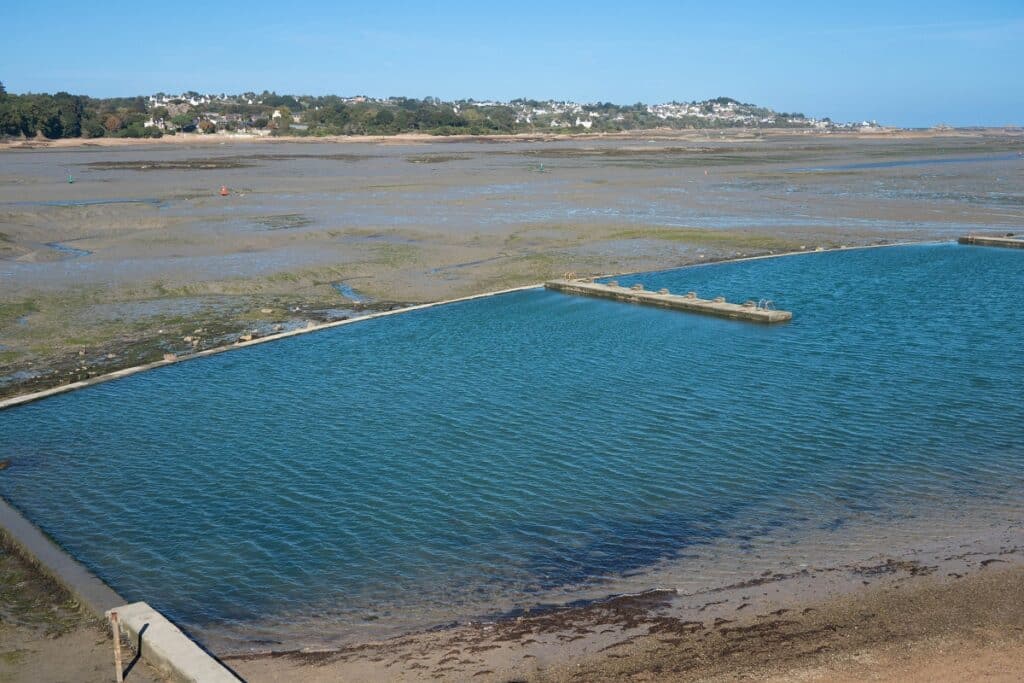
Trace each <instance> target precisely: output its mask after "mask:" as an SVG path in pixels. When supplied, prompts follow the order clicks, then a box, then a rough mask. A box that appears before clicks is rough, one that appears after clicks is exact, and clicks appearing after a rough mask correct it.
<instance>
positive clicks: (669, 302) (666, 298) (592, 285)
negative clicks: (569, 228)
mask: <svg viewBox="0 0 1024 683" xmlns="http://www.w3.org/2000/svg"><path fill="white" fill-rule="evenodd" d="M544 286H545V287H546V288H548V289H552V290H555V291H557V292H562V293H563V294H576V295H579V296H592V297H598V298H602V299H613V300H615V301H622V302H624V303H630V304H641V305H644V306H659V307H661V308H669V309H672V310H674V311H686V312H688V313H701V314H703V315H714V316H718V317H720V318H730V319H733V320H746V321H749V322H758V323H781V322H786V321H788V320H792V319H793V314H792V313H790V312H789V311H778V310H775V309H774V308H770V307H767V306H765V305H762V304H756V303H754V302H753V301H749V302H747V303H745V304H732V303H729V302H728V301H726V300H725V299H724V298H722V297H718V298H716V299H714V300H711V299H698V298H697V295H696V293H694V292H690V293H689V294H686V295H683V296H680V295H679V294H670V293H669V291H668V290H667V289H662V290H661V291H659V292H648V291H645V290H644V288H643V285H641V284H635V285H633V286H632V287H620V286H619V283H618V282H615V281H614V280H613V281H612V282H610V283H608V284H606V285H605V284H601V283H599V282H592V281H590V280H576V279H561V280H551V281H550V282H545V283H544Z"/></svg>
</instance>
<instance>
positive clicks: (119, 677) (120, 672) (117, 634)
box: [110, 612, 124, 683]
mask: <svg viewBox="0 0 1024 683" xmlns="http://www.w3.org/2000/svg"><path fill="white" fill-rule="evenodd" d="M110 626H111V627H112V628H113V629H114V667H115V668H116V678H115V680H116V681H117V683H124V667H123V666H122V665H121V627H120V626H119V625H118V623H117V612H111V613H110Z"/></svg>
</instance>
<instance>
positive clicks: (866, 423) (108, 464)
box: [0, 245, 1024, 645]
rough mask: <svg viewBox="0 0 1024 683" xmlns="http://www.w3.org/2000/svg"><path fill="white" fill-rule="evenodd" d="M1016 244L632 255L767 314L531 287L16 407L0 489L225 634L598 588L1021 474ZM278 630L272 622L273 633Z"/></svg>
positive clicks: (318, 626) (1023, 328) (426, 616)
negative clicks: (729, 257) (695, 309)
mask: <svg viewBox="0 0 1024 683" xmlns="http://www.w3.org/2000/svg"><path fill="white" fill-rule="evenodd" d="M1022 276H1024V254H1022V253H1021V252H1019V251H1015V250H999V249H986V248H976V247H973V248H972V247H959V246H956V245H932V246H914V247H898V248H889V249H874V250H858V251H844V252H834V253H821V254H808V255H802V256H797V257H789V258H779V259H770V260H762V261H752V262H744V263H733V264H720V265H711V266H704V267H696V268H689V269H682V270H676V271H668V272H660V273H654V274H647V275H643V276H639V277H624V278H619V280H620V282H621V283H623V284H630V283H632V282H634V281H640V282H643V283H644V284H645V285H646V286H647V288H648V289H657V288H660V287H668V288H670V289H671V290H673V291H680V292H685V291H688V290H696V291H697V292H698V293H699V294H700V295H701V296H706V297H711V296H716V295H723V296H726V297H727V298H728V299H730V300H739V301H742V300H745V299H755V300H756V299H759V298H762V297H768V298H771V299H774V301H775V303H776V305H777V307H779V308H784V309H787V310H791V311H793V312H794V315H795V318H794V320H793V322H792V323H790V324H786V325H781V326H763V325H756V324H746V323H738V322H733V321H726V320H719V319H716V318H708V317H701V316H695V315H688V314H681V313H676V312H672V311H665V310H660V309H655V308H645V307H639V306H630V305H624V304H620V303H616V302H611V301H602V300H597V299H587V298H579V297H570V296H565V295H561V294H557V293H551V292H546V291H543V290H533V291H527V292H520V293H515V294H510V295H504V296H500V297H496V298H490V299H482V300H475V301H471V302H465V303H460V304H454V305H449V306H444V307H440V308H435V309H429V310H423V311H417V312H412V313H408V314H403V315H399V316H392V317H387V318H381V319H376V320H371V321H366V322H361V323H358V324H355V325H348V326H344V327H340V328H335V329H333V330H329V331H324V332H320V333H316V334H312V335H306V336H301V337H297V338H292V339H287V340H283V341H278V342H274V343H271V344H266V345H261V346H257V347H252V348H247V349H244V350H238V351H233V352H231V353H227V354H222V355H218V356H213V357H209V358H204V359H199V360H195V361H191V362H188V363H183V364H179V365H174V366H170V367H166V368H161V369H158V370H154V371H152V372H147V373H143V374H140V375H136V376H132V377H129V378H126V379H122V380H118V381H116V382H110V383H107V384H102V385H98V386H95V387H92V388H90V389H87V390H84V391H79V392H73V393H70V394H65V395H61V396H57V397H54V398H51V399H47V400H45V401H41V402H38V403H34V404H29V405H26V406H23V407H20V408H16V409H13V410H9V411H5V412H3V413H0V429H2V434H3V439H2V443H0V457H2V458H10V459H11V460H12V462H13V464H12V466H11V467H10V468H9V469H7V470H5V471H3V472H0V493H2V494H3V495H4V496H5V497H6V498H7V499H8V500H10V501H11V502H12V503H13V504H15V505H16V506H17V507H19V508H20V509H21V510H23V511H24V512H25V513H26V514H27V515H28V516H29V517H30V518H31V519H32V520H33V521H35V522H36V523H37V524H38V525H39V526H41V527H42V528H43V529H44V530H46V531H47V532H48V533H50V534H51V535H52V536H53V537H54V538H55V539H56V540H57V541H58V542H59V543H61V544H62V545H63V546H64V547H65V548H67V549H68V550H69V551H70V552H71V553H72V554H73V555H74V556H75V557H77V558H79V559H80V560H81V561H83V562H84V563H85V564H86V565H88V566H89V567H90V568H92V569H93V570H94V571H95V572H97V573H98V574H99V575H100V576H101V577H102V578H103V579H105V580H106V581H107V582H109V583H110V584H111V585H112V586H113V587H114V588H115V589H117V590H118V591H119V592H121V593H122V594H123V595H124V596H125V597H126V598H128V599H130V600H135V599H145V600H147V601H148V602H150V603H151V604H153V605H154V606H155V607H157V608H158V609H161V610H164V611H165V612H166V613H168V614H169V615H170V616H171V617H172V618H173V619H175V620H177V621H178V622H179V623H181V624H182V625H184V626H186V627H187V628H189V629H190V630H192V631H194V632H196V633H199V634H201V635H203V636H204V637H206V638H209V639H213V640H216V639H217V638H219V637H224V638H227V637H228V635H227V634H230V638H231V642H233V643H235V644H241V645H244V644H245V641H246V639H247V638H248V639H252V641H256V640H259V639H266V640H267V641H268V642H270V643H271V644H272V643H275V642H288V643H293V642H299V643H301V642H304V639H308V638H310V637H312V634H313V633H315V634H316V635H317V637H320V638H328V639H329V638H330V637H331V636H332V635H335V634H337V635H339V637H342V636H344V637H347V638H351V637H359V636H360V634H367V633H376V632H377V631H374V629H381V630H384V631H386V630H387V629H388V628H399V629H400V628H408V627H413V626H430V625H434V624H437V623H441V622H443V621H447V620H455V619H466V618H469V617H474V616H480V615H486V614H488V613H493V612H494V611H499V610H503V609H510V608H514V607H525V606H530V605H532V604H536V603H537V602H543V601H547V600H550V599H551V598H552V596H556V595H557V596H561V597H562V598H564V599H571V598H572V597H573V596H589V595H595V594H597V593H600V592H601V591H607V590H609V589H610V588H611V587H614V586H617V585H620V584H619V583H617V582H619V581H620V580H626V579H627V578H629V577H633V578H631V579H629V580H630V581H631V582H632V585H643V582H644V579H643V575H644V572H645V571H646V570H647V569H649V568H651V567H654V566H656V565H657V566H662V565H664V564H665V563H667V562H668V563H672V562H674V563H676V564H677V565H678V567H679V571H680V572H683V573H685V572H687V571H690V572H691V573H692V572H693V571H694V570H693V569H689V567H690V565H688V564H687V563H688V562H689V560H688V559H687V558H690V557H693V556H694V555H693V554H694V553H699V551H700V548H702V547H708V546H711V545H715V544H717V545H723V544H724V545H727V546H730V547H735V548H737V549H739V552H740V553H742V552H746V551H747V549H749V552H750V553H751V557H753V554H754V553H756V552H758V550H757V548H758V546H757V542H755V541H756V539H764V538H772V539H779V540H781V541H785V542H787V543H798V542H799V541H800V538H801V537H802V535H805V534H807V533H809V532H808V530H812V531H813V533H815V534H819V535H823V536H824V537H825V538H826V539H836V540H837V542H838V540H839V539H841V538H843V535H844V534H845V533H847V529H848V528H849V527H850V525H851V524H852V523H853V522H854V521H856V523H857V524H858V525H860V526H861V527H863V525H865V524H867V525H868V526H869V527H870V528H872V529H877V538H878V543H879V544H880V546H881V544H884V539H885V537H886V530H887V529H893V528H897V527H899V526H900V525H901V524H903V523H904V522H905V521H906V520H908V519H911V518H914V517H920V516H922V515H924V516H936V517H942V516H944V515H950V514H958V515H963V514H967V513H969V511H970V510H971V509H972V505H973V504H974V503H975V502H977V501H986V502H1000V501H1002V502H1005V503H1007V504H1014V503H1019V502H1020V495H1021V491H1024V404H1022V401H1021V397H1022V396H1024V354H1022V353H1021V352H1020V340H1021V339H1022V333H1024V308H1022V305H1021V302H1024V277H1022ZM268 634H269V635H268Z"/></svg>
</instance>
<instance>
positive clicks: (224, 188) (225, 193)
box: [220, 185, 231, 197]
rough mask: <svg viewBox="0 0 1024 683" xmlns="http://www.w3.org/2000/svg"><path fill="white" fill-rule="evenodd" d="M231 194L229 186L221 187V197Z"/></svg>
mask: <svg viewBox="0 0 1024 683" xmlns="http://www.w3.org/2000/svg"><path fill="white" fill-rule="evenodd" d="M229 194H231V193H230V192H228V186H227V185H221V186H220V196H221V197H227V196H228V195H229Z"/></svg>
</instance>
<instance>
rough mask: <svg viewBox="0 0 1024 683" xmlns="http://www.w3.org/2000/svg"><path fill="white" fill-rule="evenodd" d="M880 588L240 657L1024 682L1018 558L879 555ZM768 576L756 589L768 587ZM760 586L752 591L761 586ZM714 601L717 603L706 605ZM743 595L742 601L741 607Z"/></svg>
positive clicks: (565, 618) (265, 661) (410, 677)
mask: <svg viewBox="0 0 1024 683" xmlns="http://www.w3.org/2000/svg"><path fill="white" fill-rule="evenodd" d="M856 570H857V571H858V572H859V573H860V574H861V575H862V576H865V577H871V579H872V581H867V580H865V582H867V583H871V584H872V585H870V586H868V587H865V588H863V589H862V590H859V591H857V592H855V593H849V594H843V595H840V596H837V597H833V598H824V599H821V600H807V599H804V600H796V601H793V602H789V603H787V604H788V607H779V608H775V609H772V610H766V609H760V610H758V609H753V608H745V609H744V608H737V607H736V606H732V607H730V609H731V613H730V614H729V615H728V616H719V617H715V618H713V619H712V618H698V619H693V618H680V617H677V616H669V615H667V614H666V613H665V611H664V610H665V609H666V604H667V603H668V602H669V601H670V598H669V597H668V596H666V595H664V594H660V593H651V594H647V595H643V596H636V597H624V598H618V599H613V600H610V601H607V602H603V603H599V604H596V605H593V606H590V607H587V608H582V609H576V610H567V611H559V612H553V613H550V614H546V615H541V616H536V617H531V616H525V617H520V618H517V619H510V620H505V621H502V622H498V623H494V624H488V625H480V626H477V627H475V628H472V629H464V630H458V631H447V632H440V633H428V634H421V635H418V636H414V637H407V638H402V639H397V640H394V641H387V642H384V643H371V644H366V645H363V646H359V647H353V648H348V649H345V650H340V651H334V652H330V651H328V652H293V653H278V654H274V655H248V656H246V655H239V656H232V657H229V658H228V662H229V663H230V665H231V666H232V667H233V668H234V669H236V670H237V671H238V672H239V673H240V674H241V675H243V676H244V677H245V678H246V680H248V681H250V682H251V683H257V682H259V681H272V680H281V679H282V678H288V679H301V680H307V681H331V680H364V681H434V680H442V681H462V680H480V681H517V680H524V681H525V680H530V681H637V680H639V681H647V680H650V681H655V680H657V681H662V680H673V681H698V680H699V681H704V680H736V679H738V678H743V679H750V680H780V681H782V680H785V681H789V680H893V681H895V680H908V679H907V678H906V675H907V674H908V673H912V674H913V676H916V678H911V679H910V680H950V681H952V680H976V679H978V678H981V677H983V676H992V677H993V680H1007V681H1009V680H1019V678H1016V677H1017V676H1018V675H1019V671H1020V670H1021V666H1022V665H1024V562H1022V558H1021V557H1020V555H1019V549H1018V550H1016V551H1014V553H1008V554H1005V555H999V554H998V553H996V554H995V555H994V556H993V557H985V558H983V559H980V561H979V562H978V564H977V566H976V567H975V568H973V569H972V570H970V571H969V572H968V573H966V574H960V573H948V574H947V575H945V576H936V575H935V573H934V572H933V571H930V570H929V568H928V567H924V566H922V565H914V564H909V565H903V564H901V563H895V562H884V563H881V564H878V565H874V566H861V567H857V568H856ZM763 585H765V584H762V586H763ZM756 588H758V587H756V586H747V587H745V589H746V590H747V591H748V592H754V591H755V590H756ZM711 602H714V601H711ZM741 604H744V603H741Z"/></svg>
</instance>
